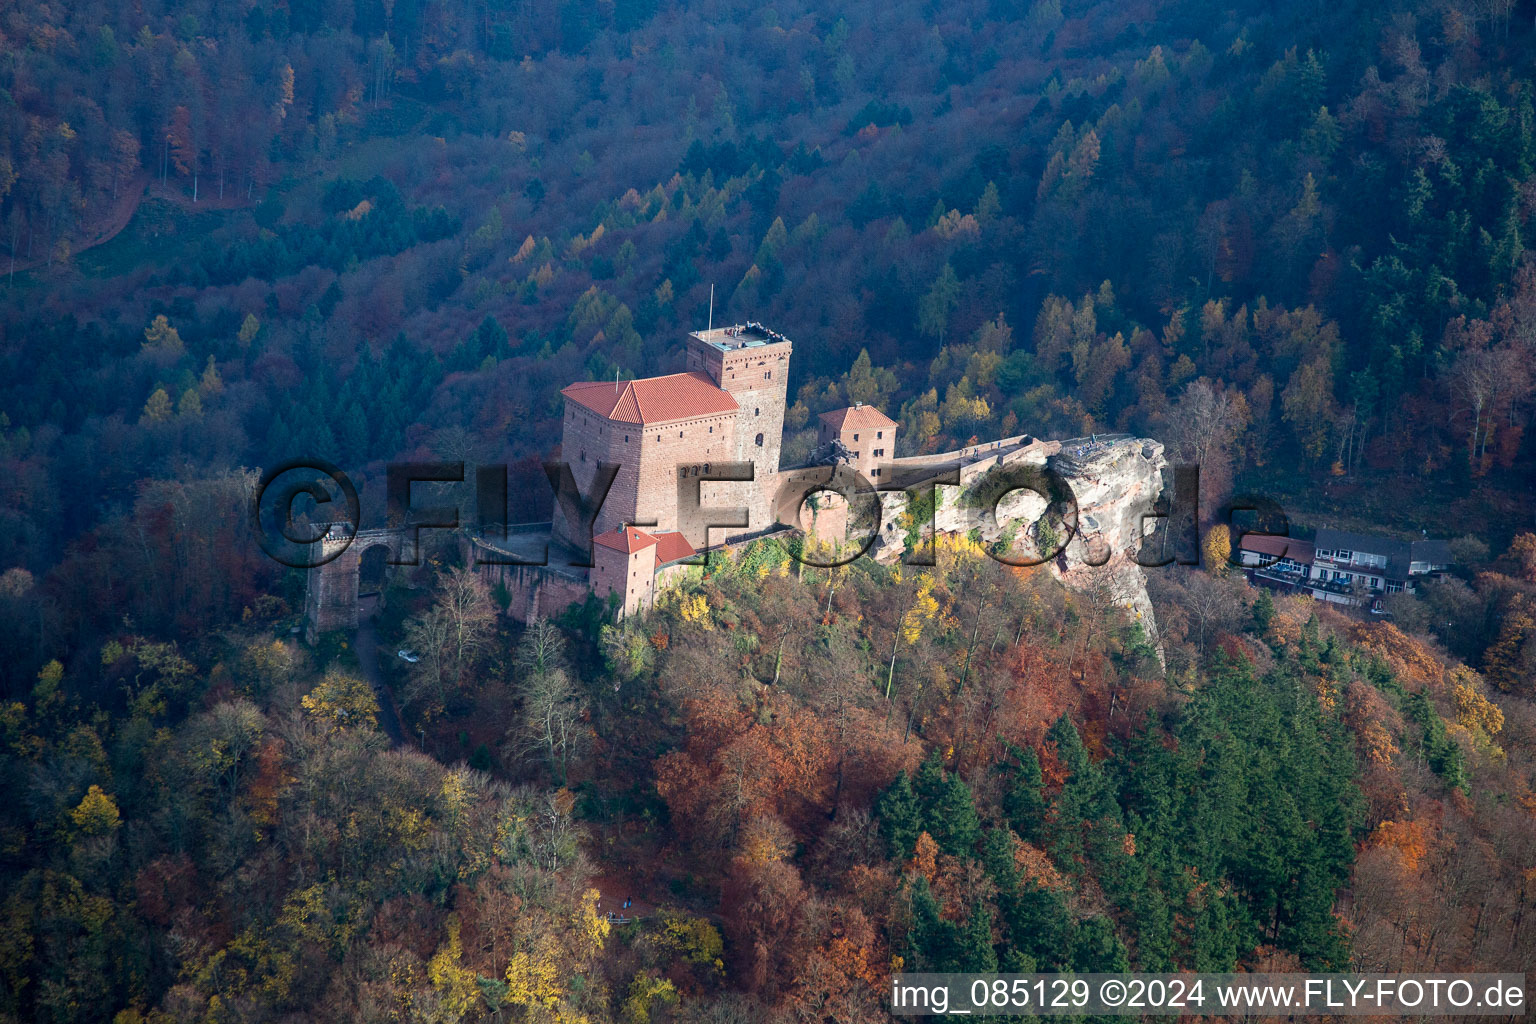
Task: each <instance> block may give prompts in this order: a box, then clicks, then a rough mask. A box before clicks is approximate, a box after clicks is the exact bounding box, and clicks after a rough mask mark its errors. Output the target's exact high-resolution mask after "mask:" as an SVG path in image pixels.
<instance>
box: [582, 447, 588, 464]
mask: <svg viewBox="0 0 1536 1024" xmlns="http://www.w3.org/2000/svg"><path fill="white" fill-rule="evenodd" d="M581 461H582V462H586V461H587V453H586V451H585V450H583V451H582V453H581Z"/></svg>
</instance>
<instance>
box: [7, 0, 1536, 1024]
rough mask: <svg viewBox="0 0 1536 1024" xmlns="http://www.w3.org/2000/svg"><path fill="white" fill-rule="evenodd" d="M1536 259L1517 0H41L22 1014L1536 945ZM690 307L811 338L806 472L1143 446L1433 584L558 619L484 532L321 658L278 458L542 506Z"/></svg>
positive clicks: (14, 890)
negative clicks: (1390, 542) (580, 420)
mask: <svg viewBox="0 0 1536 1024" xmlns="http://www.w3.org/2000/svg"><path fill="white" fill-rule="evenodd" d="M1533 237H1536V3H1533V2H1532V0H1388V2H1384V3H1375V4H1366V3H1360V2H1358V0H1346V2H1342V3H1334V4H1325V3H1320V2H1317V0H1284V2H1272V3H1264V2H1258V0H1234V2H1233V3H1230V4H1227V5H1216V4H1212V3H1209V2H1204V0H1199V2H1197V0H1124V2H1107V0H952V2H949V3H938V2H935V0H892V2H888V3H873V2H860V0H853V2H849V3H846V4H843V5H834V6H830V7H829V6H822V7H817V6H816V5H809V4H804V3H801V2H799V0H785V2H777V3H771V4H770V3H756V4H748V3H741V2H737V0H605V2H600V3H580V2H577V0H453V2H450V0H238V2H235V3H223V4H220V3H214V2H211V0H131V2H124V3H108V2H104V0H47V2H37V0H27V2H17V0H0V275H3V276H0V791H3V792H4V793H5V794H6V795H7V797H8V799H6V800H5V801H4V805H3V806H0V1022H9V1021H18V1022H19V1021H48V1022H64V1021H111V1022H113V1024H172V1022H205V1021H206V1022H210V1024H212V1022H234V1021H242V1022H267V1021H271V1022H280V1021H281V1022H288V1021H309V1020H324V1021H329V1020H337V1021H339V1020H354V1021H379V1022H383V1021H421V1022H428V1021H430V1022H445V1024H455V1022H461V1021H462V1022H474V1021H509V1022H524V1021H526V1022H564V1024H607V1022H613V1024H647V1022H655V1024H812V1022H815V1024H825V1022H836V1024H866V1022H872V1021H878V1020H883V1019H888V1018H887V1013H888V1010H887V1008H886V1006H885V1004H884V1002H883V998H884V997H883V994H884V992H885V990H886V987H887V986H888V985H889V979H890V977H891V975H892V973H893V972H899V971H902V970H925V971H962V970H963V971H1002V972H1015V973H1027V972H1034V971H1074V972H1091V971H1182V970H1189V971H1301V970H1310V971H1346V970H1353V971H1360V972H1377V973H1396V972H1428V971H1489V972H1493V971H1499V972H1521V971H1531V970H1536V966H1533V965H1536V515H1533V512H1532V508H1531V495H1532V494H1533V493H1536V431H1533V430H1532V429H1531V428H1532V426H1533V423H1532V417H1533V414H1536V249H1530V250H1528V248H1527V246H1526V245H1525V244H1524V243H1525V241H1526V240H1529V239H1532V238H1533ZM711 296H713V299H712V300H711ZM711 303H712V304H711ZM711 315H713V317H714V322H715V323H716V324H719V323H724V322H730V321H735V320H747V319H751V320H759V321H763V322H764V323H768V324H771V325H773V326H774V327H775V329H777V330H780V331H783V332H784V333H785V334H786V335H788V336H789V337H790V338H792V339H794V342H795V349H794V359H793V363H792V365H791V377H790V381H789V402H788V408H787V411H786V416H785V434H784V438H783V458H784V463H785V464H786V465H798V464H801V463H803V461H804V460H805V459H807V458H808V457H809V456H810V455H811V452H812V450H813V448H815V447H816V444H817V435H816V424H817V417H818V415H819V414H821V413H823V412H827V411H829V410H832V409H836V408H839V407H843V406H848V405H851V404H854V403H860V402H862V403H868V404H872V405H875V406H877V407H879V408H881V409H884V410H885V411H886V412H887V413H889V415H890V416H891V417H892V418H893V419H895V420H896V421H897V422H898V425H899V433H898V435H897V436H898V440H897V442H896V454H898V455H918V454H928V453H936V452H945V451H950V450H953V449H956V448H959V447H961V446H964V445H967V444H972V443H975V442H977V441H978V440H985V439H989V438H996V437H1006V436H1011V435H1017V434H1022V433H1029V434H1033V435H1035V436H1038V437H1044V438H1071V437H1079V436H1083V435H1089V434H1094V433H1102V432H1109V431H1114V432H1121V431H1123V432H1129V433H1133V434H1136V435H1138V436H1145V437H1150V438H1156V439H1158V440H1160V441H1162V442H1163V443H1164V444H1165V445H1166V448H1167V452H1168V456H1169V460H1170V461H1171V462H1177V463H1185V464H1190V463H1193V464H1198V465H1199V467H1200V472H1201V475H1200V490H1199V501H1200V510H1201V515H1202V526H1203V527H1215V526H1216V525H1217V519H1218V511H1219V509H1220V508H1221V506H1222V504H1223V502H1225V501H1227V500H1228V499H1229V498H1231V497H1232V496H1233V495H1239V494H1263V495H1265V496H1268V497H1269V498H1272V499H1274V500H1275V501H1276V502H1278V503H1279V504H1280V505H1282V506H1283V507H1284V509H1285V511H1286V512H1287V514H1288V516H1289V520H1290V524H1291V529H1292V530H1293V532H1294V534H1295V535H1296V536H1298V537H1311V536H1313V534H1314V531H1316V530H1317V529H1319V528H1323V527H1334V528H1344V529H1352V530H1358V531H1364V532H1368V533H1377V534H1382V535H1388V536H1392V537H1399V538H1419V537H1421V536H1427V537H1435V538H1446V539H1449V540H1450V542H1451V543H1450V547H1451V549H1452V550H1453V552H1454V555H1455V565H1454V566H1453V567H1452V569H1451V570H1450V571H1448V572H1446V573H1444V574H1442V575H1438V576H1436V577H1435V578H1433V579H1431V580H1428V581H1427V582H1425V583H1423V584H1422V585H1421V586H1420V587H1419V588H1418V590H1417V592H1416V593H1414V594H1408V593H1403V594H1388V595H1385V600H1384V603H1383V607H1382V608H1381V609H1379V611H1380V612H1381V614H1374V615H1372V614H1366V613H1362V612H1361V611H1359V610H1356V609H1351V608H1348V607H1345V606H1342V605H1338V604H1329V603H1327V602H1323V601H1315V600H1311V599H1309V598H1306V597H1304V596H1297V595H1291V594H1284V593H1273V592H1271V591H1270V590H1267V589H1262V588H1259V587H1256V586H1254V585H1252V584H1251V582H1250V581H1249V580H1248V579H1246V578H1245V575H1244V573H1243V572H1242V571H1240V570H1239V569H1238V568H1236V567H1234V566H1233V565H1232V563H1231V558H1230V557H1229V556H1230V554H1231V550H1230V544H1228V543H1226V542H1225V541H1223V540H1222V538H1223V536H1229V535H1224V534H1222V532H1221V531H1220V530H1219V529H1214V530H1210V531H1208V533H1207V535H1208V536H1210V537H1214V538H1215V542H1214V543H1209V544H1207V545H1206V546H1205V548H1204V558H1203V559H1202V561H1201V564H1193V565H1175V566H1169V567H1167V568H1164V569H1159V570H1149V571H1148V573H1147V585H1148V588H1149V591H1150V597H1151V606H1152V608H1153V610H1154V612H1155V616H1156V624H1155V627H1154V626H1153V625H1152V624H1150V623H1148V622H1145V621H1142V620H1141V619H1139V618H1138V616H1137V615H1136V614H1133V613H1127V611H1126V609H1125V608H1124V607H1123V605H1122V603H1120V602H1118V601H1117V600H1116V599H1115V598H1114V596H1113V593H1112V587H1111V586H1110V583H1109V581H1108V580H1107V579H1103V578H1101V577H1099V576H1095V575H1094V574H1093V573H1088V574H1087V575H1086V577H1085V581H1084V582H1080V583H1079V584H1078V585H1076V586H1074V587H1071V588H1068V587H1066V586H1064V585H1063V584H1062V583H1061V581H1060V580H1059V579H1058V578H1057V577H1056V575H1054V574H1053V573H1052V572H1051V571H1050V570H1049V567H1048V566H1037V567H1010V566H1007V565H1004V564H1001V563H999V562H997V561H995V560H993V559H992V558H989V557H987V551H986V550H984V548H983V546H982V545H981V544H980V543H978V540H977V538H976V537H975V536H965V535H947V534H946V535H942V536H939V537H937V538H935V539H934V543H935V545H936V547H937V549H938V556H939V557H938V559H937V564H935V565H933V566H927V567H925V566H920V565H903V564H883V563H879V562H876V561H875V560H873V559H869V558H865V559H860V560H857V561H855V562H852V563H850V564H848V565H845V566H841V567H838V568H820V567H816V566H814V565H807V564H805V563H804V562H802V561H800V560H798V559H797V558H796V557H795V555H796V554H797V553H798V550H799V549H798V548H796V546H795V544H796V542H795V541H793V540H789V539H785V537H783V536H782V535H779V536H774V537H769V538H766V539H764V540H761V541H759V542H757V543H755V544H752V545H746V546H742V547H739V548H736V549H733V551H732V552H731V553H730V554H729V555H727V556H724V557H720V558H715V559H713V560H712V561H711V563H710V565H709V566H708V567H706V568H704V569H702V570H698V571H695V572H693V573H692V574H691V575H690V576H689V577H688V578H687V580H686V582H685V583H684V584H682V585H681V586H679V587H678V588H676V589H675V590H673V591H670V592H668V593H667V594H665V595H663V596H662V597H661V598H660V599H659V600H658V601H657V603H656V606H655V607H654V608H653V609H650V610H649V611H648V612H646V613H645V614H643V615H636V616H630V617H627V618H623V619H616V618H615V616H614V615H613V614H612V609H611V608H610V607H607V606H605V605H604V604H603V603H602V602H600V601H597V600H595V599H594V600H591V601H587V602H586V603H584V604H583V603H578V604H576V605H574V606H573V607H571V608H569V609H567V610H566V611H564V612H563V613H561V614H559V615H557V616H552V617H545V618H537V619H535V620H533V621H531V622H528V623H519V622H515V621H512V619H511V618H510V617H509V616H508V615H507V614H505V612H506V609H507V595H506V593H505V592H504V591H502V590H498V588H496V587H493V586H489V585H488V584H487V583H486V582H485V580H484V579H483V578H482V577H481V576H480V575H478V574H476V573H474V572H473V571H471V570H470V569H469V568H468V567H466V566H465V565H464V564H463V560H462V557H461V556H460V554H459V553H458V549H457V548H456V547H455V546H453V545H451V544H443V545H442V546H440V547H429V549H428V557H426V558H424V559H422V561H421V563H420V564H419V565H417V566H413V567H401V568H398V569H394V568H391V569H390V570H389V571H388V572H387V573H384V574H383V575H381V576H380V577H379V578H378V579H377V580H375V583H376V589H378V590H379V591H380V594H379V598H378V600H379V606H378V607H379V610H378V613H377V615H376V616H375V617H374V618H372V619H371V620H369V621H368V622H367V623H366V624H365V625H364V626H362V627H360V628H359V629H358V630H355V631H348V630H342V631H336V632H332V633H326V634H324V635H322V636H320V637H319V638H318V639H317V640H315V642H313V643H311V642H307V641H306V640H305V638H304V637H303V635H302V628H301V627H302V612H303V607H304V601H305V585H306V579H305V574H304V573H303V572H301V571H298V570H293V569H288V568H285V567H284V566H282V565H280V564H278V563H277V562H275V561H273V560H272V559H270V558H268V557H267V556H266V555H264V554H263V553H262V551H261V549H260V547H259V545H258V544H257V542H256V539H255V538H254V537H253V536H252V526H251V523H250V521H249V519H248V517H247V515H246V508H247V503H248V501H249V499H250V494H251V491H252V488H253V486H254V484H255V482H256V479H257V478H258V476H259V475H260V473H261V471H262V470H263V469H264V468H265V467H268V466H271V465H273V464H275V463H277V462H279V461H281V460H284V459H288V458H293V457H299V456H303V457H318V458H323V459H326V460H329V461H331V462H334V463H335V464H337V465H339V466H342V467H344V468H345V469H346V471H347V472H348V473H349V474H351V475H352V477H353V478H354V479H355V480H356V481H358V483H359V486H360V487H361V488H362V490H363V494H364V508H365V516H366V515H368V514H371V513H369V512H367V511H366V510H367V509H370V508H372V509H376V510H377V509H382V504H383V493H384V467H385V465H386V463H388V462H390V461H399V460H417V461H423V460H463V461H466V462H469V463H474V464H492V463H502V464H506V465H508V466H510V467H511V473H512V475H513V480H514V487H513V506H514V507H513V509H512V518H513V520H514V521H517V522H535V521H541V520H547V519H548V518H549V516H550V503H551V498H550V496H549V492H548V489H547V487H545V485H544V475H543V471H542V469H541V468H540V462H541V460H543V459H545V458H549V457H551V456H556V455H559V454H560V453H559V451H558V448H559V442H560V424H561V415H562V405H561V397H560V393H559V392H560V388H562V387H564V386H565V385H566V384H567V383H569V382H572V381H577V380H604V381H607V380H616V379H628V378H635V377H644V376H650V375H653V374H659V373H669V372H675V371H679V370H681V369H682V368H683V348H682V339H683V337H684V336H685V334H686V333H687V332H688V331H690V330H695V329H698V328H700V327H702V326H704V324H705V323H706V321H707V319H708V318H709V317H710V316H711ZM519 481H520V483H519ZM365 525H372V524H369V523H366V522H365ZM902 526H903V527H904V528H906V529H910V530H914V531H915V530H916V529H917V524H916V521H915V520H912V521H904V522H903V524H902ZM397 650H398V651H406V652H415V653H413V654H412V658H410V659H407V658H404V657H399V656H396V651H397Z"/></svg>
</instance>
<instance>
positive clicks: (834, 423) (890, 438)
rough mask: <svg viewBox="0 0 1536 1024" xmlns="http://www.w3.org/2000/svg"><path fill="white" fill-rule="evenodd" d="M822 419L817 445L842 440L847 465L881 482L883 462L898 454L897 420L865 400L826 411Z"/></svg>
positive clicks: (866, 476) (840, 441)
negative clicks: (865, 402)
mask: <svg viewBox="0 0 1536 1024" xmlns="http://www.w3.org/2000/svg"><path fill="white" fill-rule="evenodd" d="M819 419H820V425H819V427H818V429H817V432H816V445H817V447H822V446H825V445H828V444H831V443H832V442H833V441H837V442H839V443H840V444H842V446H843V447H844V448H846V449H847V450H848V455H849V462H848V465H849V466H851V467H852V468H854V469H856V470H858V471H859V472H860V473H862V474H863V475H864V478H865V479H866V480H869V481H872V482H874V483H876V484H878V483H879V482H880V466H881V464H882V463H887V462H891V461H894V459H895V458H896V421H895V420H893V419H891V418H890V417H889V416H887V415H886V414H885V413H883V412H881V411H880V410H879V409H876V408H875V407H874V406H872V405H865V404H864V403H862V402H859V403H857V404H854V405H850V406H847V407H846V408H843V409H833V410H832V411H831V412H824V413H822V414H821V416H820V417H819Z"/></svg>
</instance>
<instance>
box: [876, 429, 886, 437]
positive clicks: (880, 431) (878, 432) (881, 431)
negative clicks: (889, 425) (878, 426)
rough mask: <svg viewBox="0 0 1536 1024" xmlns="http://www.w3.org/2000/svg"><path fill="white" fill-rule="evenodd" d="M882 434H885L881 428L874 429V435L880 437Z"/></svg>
mask: <svg viewBox="0 0 1536 1024" xmlns="http://www.w3.org/2000/svg"><path fill="white" fill-rule="evenodd" d="M884 436H885V431H883V430H877V431H875V437H877V438H880V437H884Z"/></svg>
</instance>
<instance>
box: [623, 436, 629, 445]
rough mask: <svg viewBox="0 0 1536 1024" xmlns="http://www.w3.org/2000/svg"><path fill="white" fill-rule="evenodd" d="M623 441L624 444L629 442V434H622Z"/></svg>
mask: <svg viewBox="0 0 1536 1024" xmlns="http://www.w3.org/2000/svg"><path fill="white" fill-rule="evenodd" d="M624 443H625V444H629V435H628V434H625V435H624Z"/></svg>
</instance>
